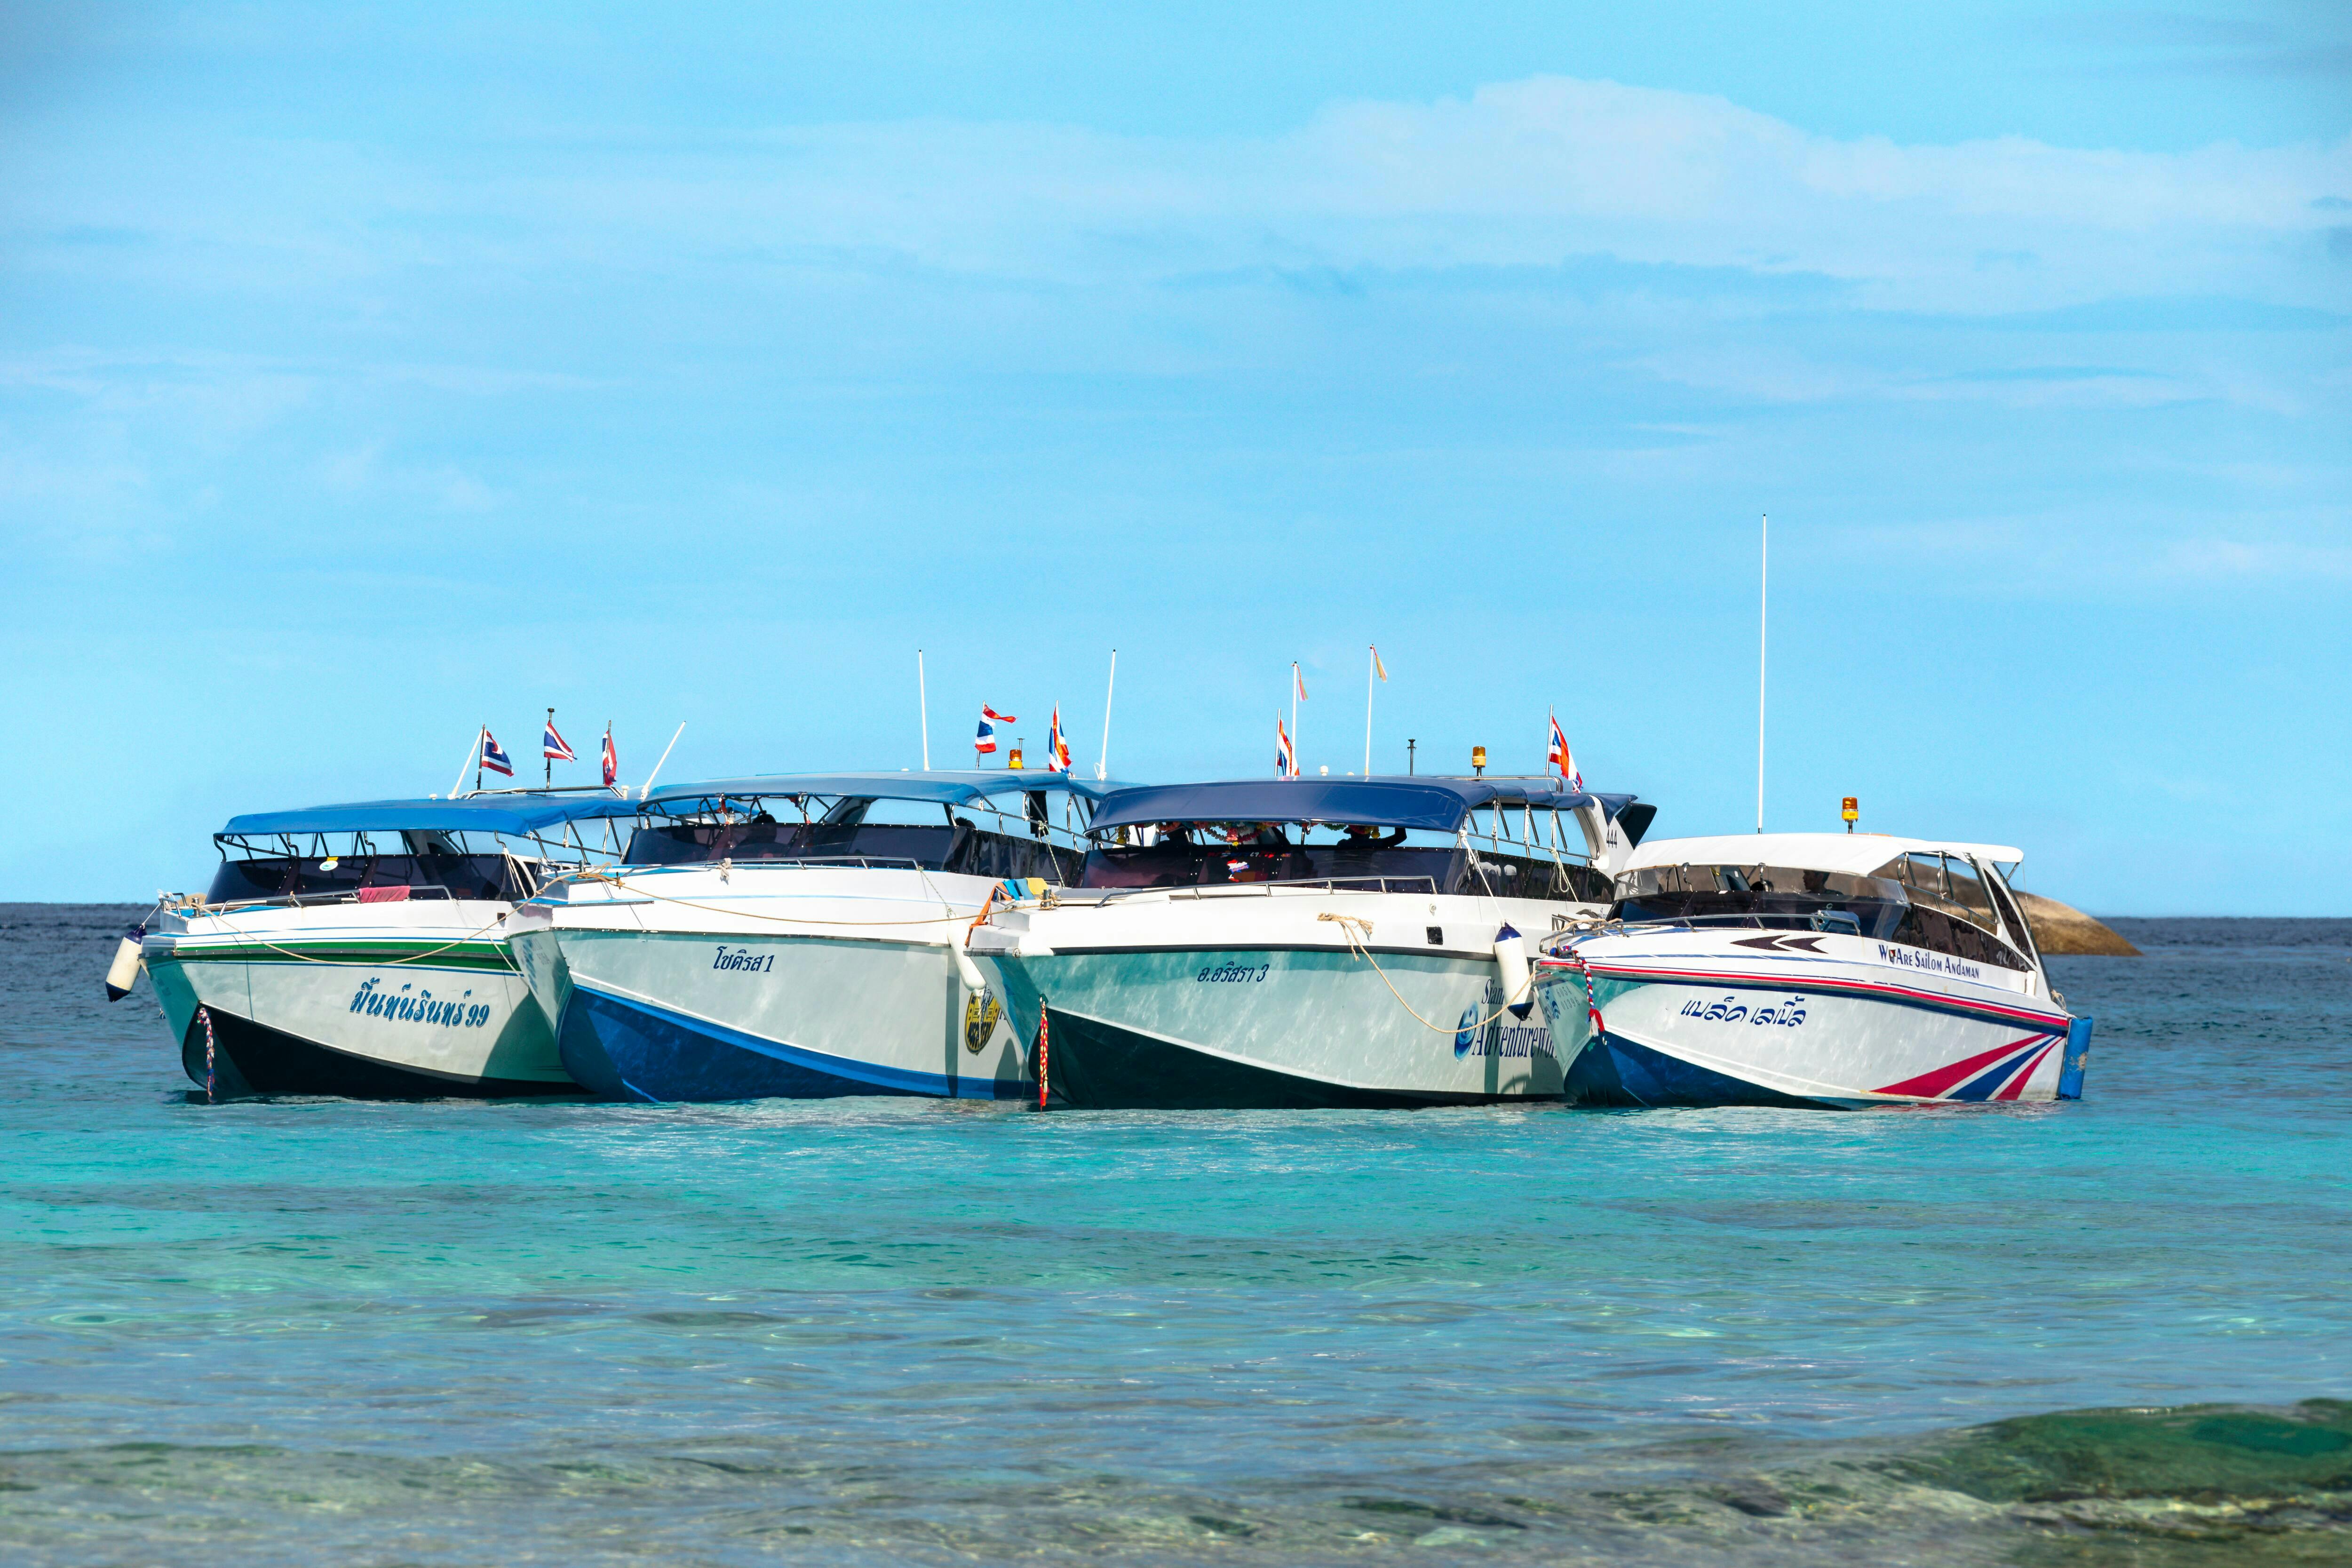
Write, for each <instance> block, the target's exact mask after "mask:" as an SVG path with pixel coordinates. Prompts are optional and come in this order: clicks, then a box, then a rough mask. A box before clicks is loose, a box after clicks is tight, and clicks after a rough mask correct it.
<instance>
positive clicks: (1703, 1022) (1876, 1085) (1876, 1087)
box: [1537, 931, 2088, 1109]
mask: <svg viewBox="0 0 2352 1568" xmlns="http://www.w3.org/2000/svg"><path fill="white" fill-rule="evenodd" d="M1740 935H1741V936H1742V937H1744V938H1745V939H1746V940H1748V942H1755V941H1756V940H1758V939H1757V938H1756V937H1755V935H1754V933H1753V932H1752V931H1748V932H1743V933H1740ZM1730 940H1731V939H1709V938H1706V937H1705V936H1697V937H1691V936H1687V935H1679V936H1669V937H1664V938H1654V937H1649V938H1645V937H1642V936H1610V937H1601V938H1596V939H1591V940H1589V941H1586V942H1580V943H1578V944H1576V946H1575V948H1574V949H1573V952H1574V953H1575V955H1576V957H1577V958H1578V959H1579V960H1580V961H1581V965H1582V966H1581V967H1579V966H1578V965H1576V964H1569V965H1559V964H1555V963H1546V964H1545V965H1544V966H1543V968H1542V970H1541V972H1540V973H1539V976H1538V984H1537V994H1538V998H1539V999H1540V1000H1541V1002H1542V1004H1543V1007H1544V1010H1545V1013H1546V1016H1548V1017H1549V1019H1550V1020H1551V1023H1552V1027H1553V1029H1554V1031H1555V1032H1556V1033H1558V1034H1559V1036H1560V1037H1562V1038H1581V1040H1582V1045H1581V1047H1580V1049H1579V1050H1578V1051H1577V1052H1576V1054H1575V1056H1574V1058H1572V1060H1571V1061H1570V1067H1569V1071H1568V1082H1567V1087H1568V1094H1569V1098H1570V1099H1571V1100H1577V1101H1580V1102H1581V1103H1585V1104H1594V1105H1623V1106H1670V1105H1671V1106H1693V1105H1769V1106H1811V1107H1831V1108H1839V1109H1858V1108H1863V1107H1867V1106H1874V1105H1905V1104H1911V1105H1916V1104H1922V1103H1930V1102H1961V1103H1969V1102H1990V1103H2001V1102H2014V1101H2037V1100H2054V1099H2058V1098H2060V1097H2061V1093H2062V1080H2063V1078H2064V1076H2065V1072H2066V1068H2067V1064H2068V1061H2069V1059H2070V1057H2071V1058H2079V1057H2080V1056H2081V1054H2082V1053H2083V1052H2084V1051H2086V1050H2087V1047H2088V1021H2087V1020H2073V1019H2070V1018H2068V1017H2067V1016H2065V1015H2064V1014H2063V1013H2061V1012H2059V1011H2057V1010H2056V1009H2055V1008H2054V1007H2053V1006H2052V1005H2050V1004H2049V1003H2048V1001H2047V999H2046V997H2045V996H2042V995H2037V994H2035V992H2036V991H2037V990H2038V989H2039V988H2038V986H2037V985H2035V984H2034V983H2033V981H2032V977H2030V976H2023V975H2018V974H2015V973H2010V972H1988V971H1987V970H1986V969H1985V968H1984V967H1983V966H1977V965H1970V964H1967V963H1959V962H1958V961H1950V960H1946V959H1943V958H1941V956H1940V955H1932V954H1922V953H1920V952H1917V951H1916V950H1911V949H1903V948H1895V947H1894V946H1892V944H1887V943H1881V942H1871V941H1868V940H1866V939H1864V938H1858V937H1843V936H1807V937H1803V938H1801V939H1795V940H1796V941H1798V942H1801V946H1802V947H1803V948H1804V949H1806V950H1809V951H1795V950H1790V949H1784V950H1782V951H1781V952H1777V953H1774V952H1757V951H1741V950H1730V951H1726V949H1727V945H1728V942H1729V941H1730ZM1938 965H1943V966H1946V967H1948V968H1949V969H1952V970H1955V971H1966V972H1968V973H1937V972H1936V970H1937V966H1938ZM2070 1032H2072V1033H2073V1034H2074V1044H2073V1045H2072V1046H2071V1047H2070V1045H2069V1035H2070ZM2076 1065H2077V1069H2078V1070H2077V1073H2076V1079H2077V1081H2078V1082H2079V1059H2078V1060H2077V1064H2076Z"/></svg>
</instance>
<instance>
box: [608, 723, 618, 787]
mask: <svg viewBox="0 0 2352 1568" xmlns="http://www.w3.org/2000/svg"><path fill="white" fill-rule="evenodd" d="M620 776H621V759H620V757H619V755H618V754H617V753H616V752H614V750H613V726H612V725H610V724H606V725H605V726H604V787H605V788H606V789H611V788H612V787H613V781H614V779H617V778H619V777H620Z"/></svg>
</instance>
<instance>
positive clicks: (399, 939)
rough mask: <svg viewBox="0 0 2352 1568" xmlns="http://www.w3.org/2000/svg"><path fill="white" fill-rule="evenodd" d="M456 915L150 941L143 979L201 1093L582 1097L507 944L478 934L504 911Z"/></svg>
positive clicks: (297, 914) (290, 913)
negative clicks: (440, 920)
mask: <svg viewBox="0 0 2352 1568" xmlns="http://www.w3.org/2000/svg"><path fill="white" fill-rule="evenodd" d="M458 908H459V912H458V913H457V916H456V918H455V919H453V920H451V921H447V922H446V923H445V924H442V925H439V926H426V925H420V924H415V923H409V924H400V923H385V922H382V921H374V920H371V921H346V922H344V923H341V924H337V923H335V922H334V921H331V919H329V918H326V912H325V911H321V910H316V909H311V910H247V911H237V912H236V913H235V914H234V915H232V916H229V917H225V918H213V917H198V918H196V919H194V920H190V921H184V922H183V928H184V929H181V930H179V931H164V932H160V933H151V934H150V936H149V937H148V939H147V942H146V943H145V949H146V951H145V954H144V957H145V962H146V965H147V972H148V974H149V976H150V978H151V979H152V982H153V984H154V987H155V994H156V998H157V1000H158V1001H159V1002H160V1003H161V1004H162V1005H163V1013H164V1016H165V1018H166V1019H167V1020H168V1021H169V1023H170V1025H171V1027H172V1030H173V1035H174V1036H175V1037H176V1038H177V1040H178V1042H179V1044H180V1047H181V1065H182V1068H183V1069H184V1071H185V1072H186V1073H187V1076H188V1078H189V1079H190V1081H191V1082H193V1083H194V1084H195V1085H196V1086H197V1087H198V1088H200V1089H208V1090H209V1092H211V1093H212V1094H214V1095H215V1097H216V1098H229V1097H233V1096H236V1095H242V1094H265V1095H274V1094H319V1095H341V1096H345V1097H349V1098H354V1099H436V1098H443V1097H466V1098H479V1097H486V1096H502V1095H525V1096H530V1095H569V1094H576V1093H577V1092H578V1087H577V1086H576V1085H575V1084H574V1083H573V1082H572V1079H571V1078H570V1077H569V1075H567V1074H566V1073H565V1072H564V1071H563V1068H562V1062H561V1061H560V1059H559V1058H558V1057H557V1054H556V1049H555V1039H554V1036H553V1034H552V1032H551V1030H549V1028H548V1027H547V1024H546V1021H545V1019H544V1018H543V1017H542V1016H541V1013H540V1010H539V1009H538V1007H537V1006H535V1005H533V1003H532V1001H531V998H530V990H529V988H528V986H527V985H525V984H524V982H523V980H522V977H521V975H520V973H518V972H517V971H516V968H515V966H514V962H513V958H512V955H511V954H510V953H509V952H508V950H507V947H506V944H505V942H504V941H503V940H502V939H500V938H499V937H498V936H496V935H495V934H494V933H493V932H489V931H485V930H484V929H483V928H485V927H491V928H495V926H496V924H497V921H498V918H499V911H500V908H501V907H493V906H482V907H481V908H479V909H472V908H468V907H466V906H459V907H458ZM207 1024H208V1025H209V1026H210V1028H209V1034H207V1030H206V1027H205V1026H206V1025H207ZM207 1046H209V1062H208V1061H207Z"/></svg>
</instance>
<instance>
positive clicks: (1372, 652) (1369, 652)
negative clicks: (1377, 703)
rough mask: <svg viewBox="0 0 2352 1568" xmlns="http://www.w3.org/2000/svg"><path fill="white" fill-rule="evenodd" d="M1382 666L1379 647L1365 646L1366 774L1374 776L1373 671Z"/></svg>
mask: <svg viewBox="0 0 2352 1568" xmlns="http://www.w3.org/2000/svg"><path fill="white" fill-rule="evenodd" d="M1380 666H1381V656H1380V652H1379V650H1378V649H1377V648H1375V647H1372V646H1370V645H1369V644H1368V645H1366V647H1365V648H1364V776H1365V777H1366V778H1370V777H1371V776H1372V672H1373V671H1374V670H1376V669H1378V668H1380Z"/></svg>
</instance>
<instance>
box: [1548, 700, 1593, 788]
mask: <svg viewBox="0 0 2352 1568" xmlns="http://www.w3.org/2000/svg"><path fill="white" fill-rule="evenodd" d="M1544 761H1546V762H1548V763H1550V764H1551V765H1552V766H1553V767H1556V768H1558V769H1559V776H1560V777H1561V778H1563V779H1565V780H1567V781H1568V787H1569V788H1570V789H1582V788H1583V787H1584V775H1583V774H1582V773H1580V772H1578V771H1577V766H1576V753H1575V752H1571V751H1570V750H1569V749H1568V737H1567V736H1566V735H1565V734H1562V733H1561V732H1560V728H1559V715H1558V714H1554V715H1552V720H1551V751H1550V752H1549V754H1548V755H1547V756H1546V757H1545V758H1544Z"/></svg>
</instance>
